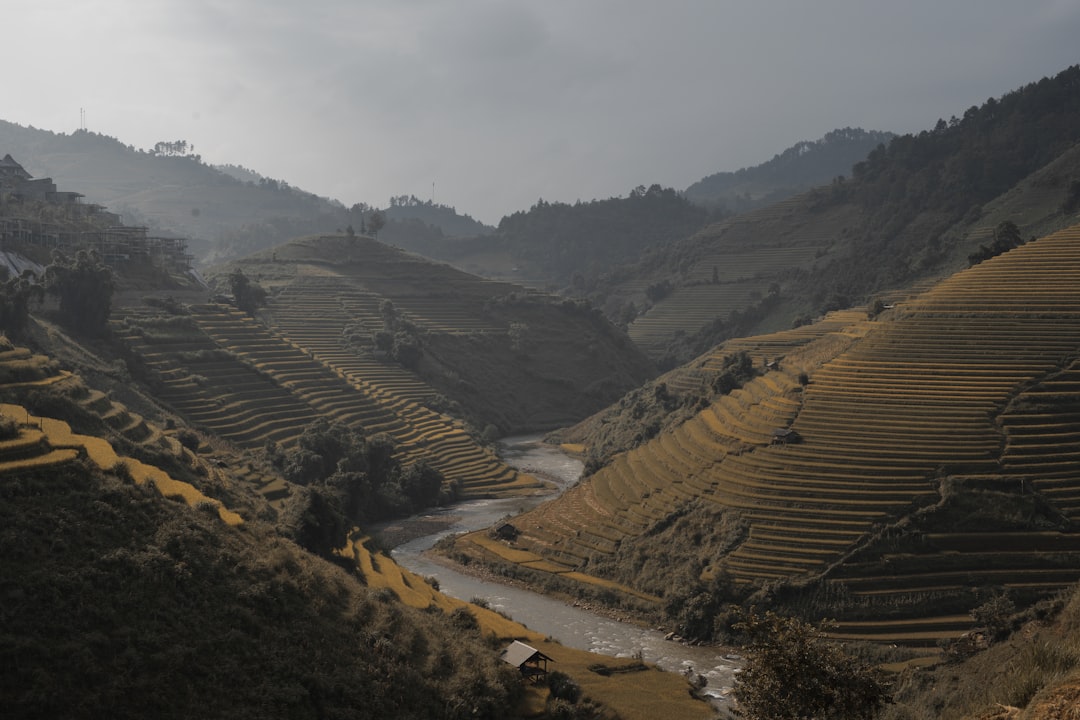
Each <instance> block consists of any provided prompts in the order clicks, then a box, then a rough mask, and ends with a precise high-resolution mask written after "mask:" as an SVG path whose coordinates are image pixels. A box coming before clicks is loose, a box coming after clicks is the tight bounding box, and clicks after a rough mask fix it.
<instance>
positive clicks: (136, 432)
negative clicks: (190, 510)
mask: <svg viewBox="0 0 1080 720" xmlns="http://www.w3.org/2000/svg"><path fill="white" fill-rule="evenodd" d="M26 367H33V368H35V375H36V379H34V380H23V379H17V378H22V377H24V376H25V372H24V370H25V368H26ZM0 378H3V379H6V380H13V381H12V382H4V381H0V396H7V395H8V394H10V393H11V392H12V391H14V390H16V389H25V388H26V387H28V386H34V387H50V388H51V389H61V388H63V389H64V391H65V392H66V393H67V394H68V395H69V396H71V397H74V398H77V400H78V402H79V403H80V404H81V405H82V406H83V408H84V409H85V410H87V411H88V412H91V413H94V414H96V415H97V416H98V417H100V418H101V419H102V420H104V421H105V422H106V423H107V424H108V425H109V426H110V427H111V428H112V429H113V430H114V431H115V432H116V433H117V434H119V435H122V436H124V437H126V438H127V439H128V440H130V441H132V442H135V443H140V444H143V445H146V446H148V447H153V448H155V449H156V450H157V451H159V452H160V451H167V452H172V453H174V454H176V455H180V456H182V455H184V454H185V453H186V451H185V450H184V449H183V448H182V447H181V445H180V443H178V442H177V441H176V440H175V439H173V438H170V437H168V436H166V435H164V434H163V433H162V432H161V430H160V429H159V428H157V427H155V426H152V425H150V424H148V423H147V422H146V421H145V420H144V419H143V418H142V417H141V416H139V415H137V414H135V413H132V412H130V411H128V410H127V408H125V407H124V406H123V405H121V404H119V403H114V402H112V401H111V400H109V398H108V397H106V396H105V395H104V394H103V393H101V392H98V391H93V390H89V389H87V388H86V387H85V386H84V385H83V384H82V381H81V380H80V379H79V378H78V377H77V376H74V375H71V374H70V373H67V372H60V371H59V370H57V369H56V365H55V363H52V362H51V361H50V360H49V359H48V358H46V357H44V356H41V355H33V354H32V353H30V351H29V350H27V349H25V348H14V349H12V350H9V351H5V352H0ZM0 415H3V416H5V417H7V418H10V419H12V420H14V421H15V424H16V434H15V436H14V437H11V438H8V439H7V440H0V480H2V479H3V478H4V477H5V476H12V475H17V474H19V473H24V472H28V471H39V470H42V469H47V468H55V467H59V466H62V465H67V464H69V463H73V462H75V461H76V460H77V459H79V458H85V459H86V460H88V461H89V462H91V463H93V464H95V465H96V466H97V467H98V468H100V469H102V470H109V469H112V468H113V467H115V466H116V465H117V464H118V463H121V462H123V463H124V464H125V465H126V466H127V469H128V472H129V473H130V475H131V477H132V479H133V480H134V481H135V482H136V483H137V484H140V485H141V484H144V483H151V484H152V486H153V487H155V488H156V489H157V490H158V492H160V493H161V494H162V495H163V496H165V497H175V498H177V499H179V500H182V501H183V502H186V503H187V504H188V505H190V506H192V507H195V506H197V505H200V504H202V503H208V504H211V505H213V506H215V507H216V509H217V512H218V515H219V517H220V518H221V519H222V520H223V521H224V522H226V523H228V524H230V525H238V524H240V523H242V522H243V519H242V518H241V517H240V516H239V515H237V514H236V513H234V512H232V511H230V510H228V509H227V508H225V507H224V506H223V505H222V504H221V503H220V502H218V501H217V500H213V499H211V498H208V497H207V496H205V495H203V494H202V492H200V491H199V490H198V489H196V488H195V487H193V486H192V485H190V484H188V483H186V482H181V481H178V480H175V479H173V478H172V477H170V476H169V475H168V474H167V473H165V472H164V471H162V470H160V469H159V468H156V467H154V466H152V465H147V464H145V463H142V462H140V461H139V460H135V459H133V458H130V457H121V456H119V455H117V453H116V452H115V451H114V450H113V448H112V446H111V445H110V444H109V443H108V441H106V440H104V439H102V438H98V437H92V436H88V435H80V434H76V433H74V432H72V430H71V427H70V426H69V425H68V424H67V423H66V422H63V421H61V420H58V419H56V418H51V417H43V416H40V415H34V414H32V413H31V412H30V411H28V410H27V409H26V408H25V407H24V406H22V405H16V404H12V403H0ZM188 459H189V460H190V459H191V458H190V455H188Z"/></svg>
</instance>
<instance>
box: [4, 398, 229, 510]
mask: <svg viewBox="0 0 1080 720" xmlns="http://www.w3.org/2000/svg"><path fill="white" fill-rule="evenodd" d="M0 413H3V414H4V415H8V416H10V417H15V418H24V419H25V421H26V422H28V423H29V424H31V425H36V426H37V427H38V428H40V429H41V431H42V432H43V433H45V437H46V438H47V439H48V441H49V444H50V445H52V446H53V447H54V448H57V449H65V448H69V449H76V450H77V449H82V450H84V451H85V452H86V455H87V457H89V458H90V460H91V462H93V463H94V464H95V465H97V466H98V467H99V468H101V469H102V470H109V469H111V468H113V467H115V466H116V465H117V463H121V462H122V463H124V465H126V466H127V469H128V471H129V472H130V473H131V477H132V479H133V480H134V481H135V482H136V483H137V484H139V485H142V484H144V483H147V482H150V483H153V485H154V487H155V488H157V490H158V492H160V493H161V494H162V495H163V496H164V497H167V498H176V499H179V500H183V501H184V502H185V503H187V504H188V505H189V506H191V507H195V506H197V505H200V504H202V503H209V504H211V505H213V506H214V507H216V508H217V513H218V517H220V518H221V520H222V521H223V522H225V523H226V524H228V525H240V524H241V523H243V522H244V520H243V518H242V517H240V515H238V514H237V513H235V512H232V511H231V510H229V509H227V508H226V507H224V506H223V505H222V504H221V502H220V501H218V500H214V499H213V498H209V497H207V496H206V495H203V494H202V493H201V492H200V491H199V490H197V489H196V488H195V487H193V486H192V485H190V484H189V483H185V482H181V481H179V480H174V479H173V478H171V477H169V475H168V473H166V472H165V471H163V470H161V469H160V468H156V467H154V466H153V465H147V464H145V463H143V462H140V461H138V460H135V459H134V458H122V457H120V456H119V455H117V454H116V451H115V450H113V448H112V446H111V445H109V443H108V442H107V441H105V440H103V439H102V438H97V437H93V436H90V435H79V434H77V433H74V432H72V431H71V426H70V425H68V424H67V423H66V422H64V421H62V420H56V419H54V418H45V417H37V416H34V415H31V414H30V413H29V412H28V411H27V410H26V408H24V407H22V406H21V405H10V404H0Z"/></svg>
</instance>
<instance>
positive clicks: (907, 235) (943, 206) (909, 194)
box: [592, 67, 1080, 364]
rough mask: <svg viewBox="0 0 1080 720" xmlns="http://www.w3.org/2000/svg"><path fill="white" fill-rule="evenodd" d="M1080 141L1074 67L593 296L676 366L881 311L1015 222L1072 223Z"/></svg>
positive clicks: (1079, 87)
mask: <svg viewBox="0 0 1080 720" xmlns="http://www.w3.org/2000/svg"><path fill="white" fill-rule="evenodd" d="M1078 139H1080V67H1072V68H1069V69H1067V70H1065V71H1063V72H1061V73H1059V74H1058V75H1057V76H1055V77H1053V78H1044V79H1042V80H1040V81H1039V82H1036V83H1032V84H1030V85H1027V86H1025V87H1023V88H1021V89H1019V90H1016V91H1014V92H1011V93H1008V94H1007V95H1005V96H1003V97H1001V98H1000V99H993V98H992V99H990V100H988V101H987V102H986V103H985V104H984V105H982V106H981V107H971V108H969V109H968V110H967V111H966V112H964V113H963V116H962V117H953V118H951V119H950V120H948V121H946V120H940V121H938V123H937V124H936V126H935V127H934V128H933V129H928V130H925V131H923V132H920V133H918V134H913V135H905V136H902V137H897V138H895V139H893V140H892V142H890V143H889V144H888V145H884V144H883V145H880V146H879V147H878V148H877V149H876V150H874V151H873V152H872V153H871V154H870V156H869V157H867V159H866V160H864V161H862V162H860V163H858V164H856V165H855V167H854V168H853V172H852V177H851V178H850V179H837V180H836V181H834V182H833V183H832V184H830V185H828V186H826V187H823V188H819V189H816V190H813V191H810V192H807V193H804V194H803V195H799V196H796V197H794V198H791V199H789V200H787V201H784V202H782V203H778V204H775V205H772V206H769V207H766V208H762V209H759V210H756V211H754V212H752V213H749V214H746V215H742V216H737V217H734V218H730V219H727V220H724V221H722V222H719V223H716V224H714V225H711V226H709V227H707V228H705V229H703V230H701V231H700V232H698V233H696V234H695V235H693V236H692V237H689V238H687V239H685V240H683V241H681V242H678V243H674V244H672V245H671V246H668V247H665V248H661V249H658V250H656V251H654V252H651V253H649V254H648V255H647V256H646V257H644V258H643V259H642V261H641V262H639V263H638V264H637V265H636V266H633V267H627V268H623V269H620V270H618V271H614V272H612V273H611V274H610V275H608V280H607V281H606V282H603V283H601V284H600V285H599V286H598V287H597V288H596V289H595V290H594V292H593V294H592V297H593V299H594V302H596V303H597V304H600V305H601V306H602V307H604V308H605V309H606V310H607V311H608V312H609V314H610V316H611V317H613V318H614V319H619V318H620V317H625V316H627V313H626V312H625V308H626V307H628V306H629V305H630V304H631V303H633V305H634V308H635V310H636V313H637V315H638V319H637V320H636V321H635V322H633V323H632V324H631V325H630V334H631V337H633V338H634V339H635V341H637V342H639V344H641V345H642V347H645V348H646V349H647V350H649V351H650V352H651V353H653V354H654V355H655V356H657V357H660V356H661V355H665V354H666V355H668V356H669V360H668V362H670V363H673V364H677V363H678V362H680V361H685V360H687V359H689V358H691V357H693V356H694V355H695V354H698V353H700V352H703V351H704V350H706V349H707V348H708V347H711V346H712V345H714V344H715V343H717V342H719V341H721V340H723V339H724V338H725V337H731V336H732V335H736V334H738V335H741V334H748V333H752V332H756V331H763V330H764V331H767V330H776V329H781V328H785V327H790V326H791V324H792V323H793V322H805V321H806V320H809V319H812V318H814V317H816V316H819V315H820V314H821V313H822V312H825V311H828V310H830V309H836V308H841V307H846V306H849V305H852V304H856V303H863V302H869V301H871V300H873V299H874V297H875V296H887V294H888V293H889V292H891V291H894V290H899V289H902V288H904V287H906V286H910V285H912V284H913V283H917V282H919V281H920V280H923V279H926V278H932V277H940V276H941V275H943V274H945V273H948V272H951V271H955V270H956V269H959V268H961V267H963V266H965V265H966V264H967V257H968V255H969V254H971V253H972V252H975V251H977V250H978V248H979V245H980V244H983V243H986V242H988V241H990V240H992V236H993V233H994V231H995V230H996V229H997V227H998V226H999V225H1000V223H1002V222H1004V221H1010V222H1013V223H1014V224H1015V225H1016V226H1017V227H1018V229H1019V231H1020V234H1021V235H1022V236H1023V237H1025V238H1027V237H1030V236H1031V235H1034V234H1040V233H1044V232H1048V231H1052V230H1054V229H1058V228H1061V227H1063V226H1066V225H1068V224H1069V223H1070V218H1071V217H1073V216H1074V214H1075V213H1076V211H1077V209H1078V205H1080V154H1078V153H1077V151H1076V142H1077V140H1078ZM654 289H660V290H662V291H663V292H660V293H657V292H650V290H654ZM643 308H644V309H645V310H646V311H647V312H645V313H642V312H641V310H642V309H643ZM630 315H633V313H631V314H630ZM695 336H696V337H695Z"/></svg>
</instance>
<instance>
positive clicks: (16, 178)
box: [0, 153, 33, 186]
mask: <svg viewBox="0 0 1080 720" xmlns="http://www.w3.org/2000/svg"><path fill="white" fill-rule="evenodd" d="M31 177H33V176H32V175H31V174H30V173H28V172H26V168H24V167H23V166H22V165H20V164H19V163H17V162H15V158H13V157H11V154H10V153H9V154H7V155H5V156H4V158H3V159H2V160H0V186H4V185H8V184H12V185H14V184H15V183H18V182H22V181H24V180H29V179H30V178H31Z"/></svg>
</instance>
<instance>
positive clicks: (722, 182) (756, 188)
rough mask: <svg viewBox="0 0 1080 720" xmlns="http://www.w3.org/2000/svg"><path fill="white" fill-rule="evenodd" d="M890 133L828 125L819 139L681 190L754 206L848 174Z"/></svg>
mask: <svg viewBox="0 0 1080 720" xmlns="http://www.w3.org/2000/svg"><path fill="white" fill-rule="evenodd" d="M893 137H895V135H894V134H893V133H890V132H880V131H877V130H863V129H862V128H842V129H839V130H833V131H832V132H830V133H826V134H825V136H824V137H823V138H821V139H819V140H813V141H809V140H804V141H803V142H799V143H796V144H795V145H792V146H791V147H789V148H788V149H787V150H784V152H782V153H780V154H778V155H776V156H774V157H773V158H772V159H771V160H769V161H768V162H764V163H761V164H760V165H756V166H754V167H748V168H742V169H741V170H737V171H735V172H719V173H716V174H714V175H709V176H708V177H705V178H702V179H701V180H698V181H697V182H696V183H694V184H693V185H691V186H690V187H688V188H686V191H685V193H684V195H685V196H686V198H687V199H688V200H690V201H691V202H695V203H698V204H700V205H704V206H706V207H719V208H723V209H725V210H728V211H731V212H746V211H748V210H754V209H755V208H759V207H764V206H766V205H769V204H771V203H775V202H779V201H781V200H785V199H787V198H789V197H791V196H792V195H796V194H798V193H800V192H805V191H807V190H810V189H811V188H815V187H817V186H819V185H828V184H829V183H831V182H832V181H833V180H834V179H836V178H837V177H838V176H841V175H844V176H850V175H851V168H852V166H853V165H855V163H857V162H861V161H862V160H865V159H866V156H867V155H868V154H869V153H870V151H871V150H873V149H874V148H875V147H877V146H878V145H881V144H887V143H888V142H889V141H890V140H892V139H893Z"/></svg>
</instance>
